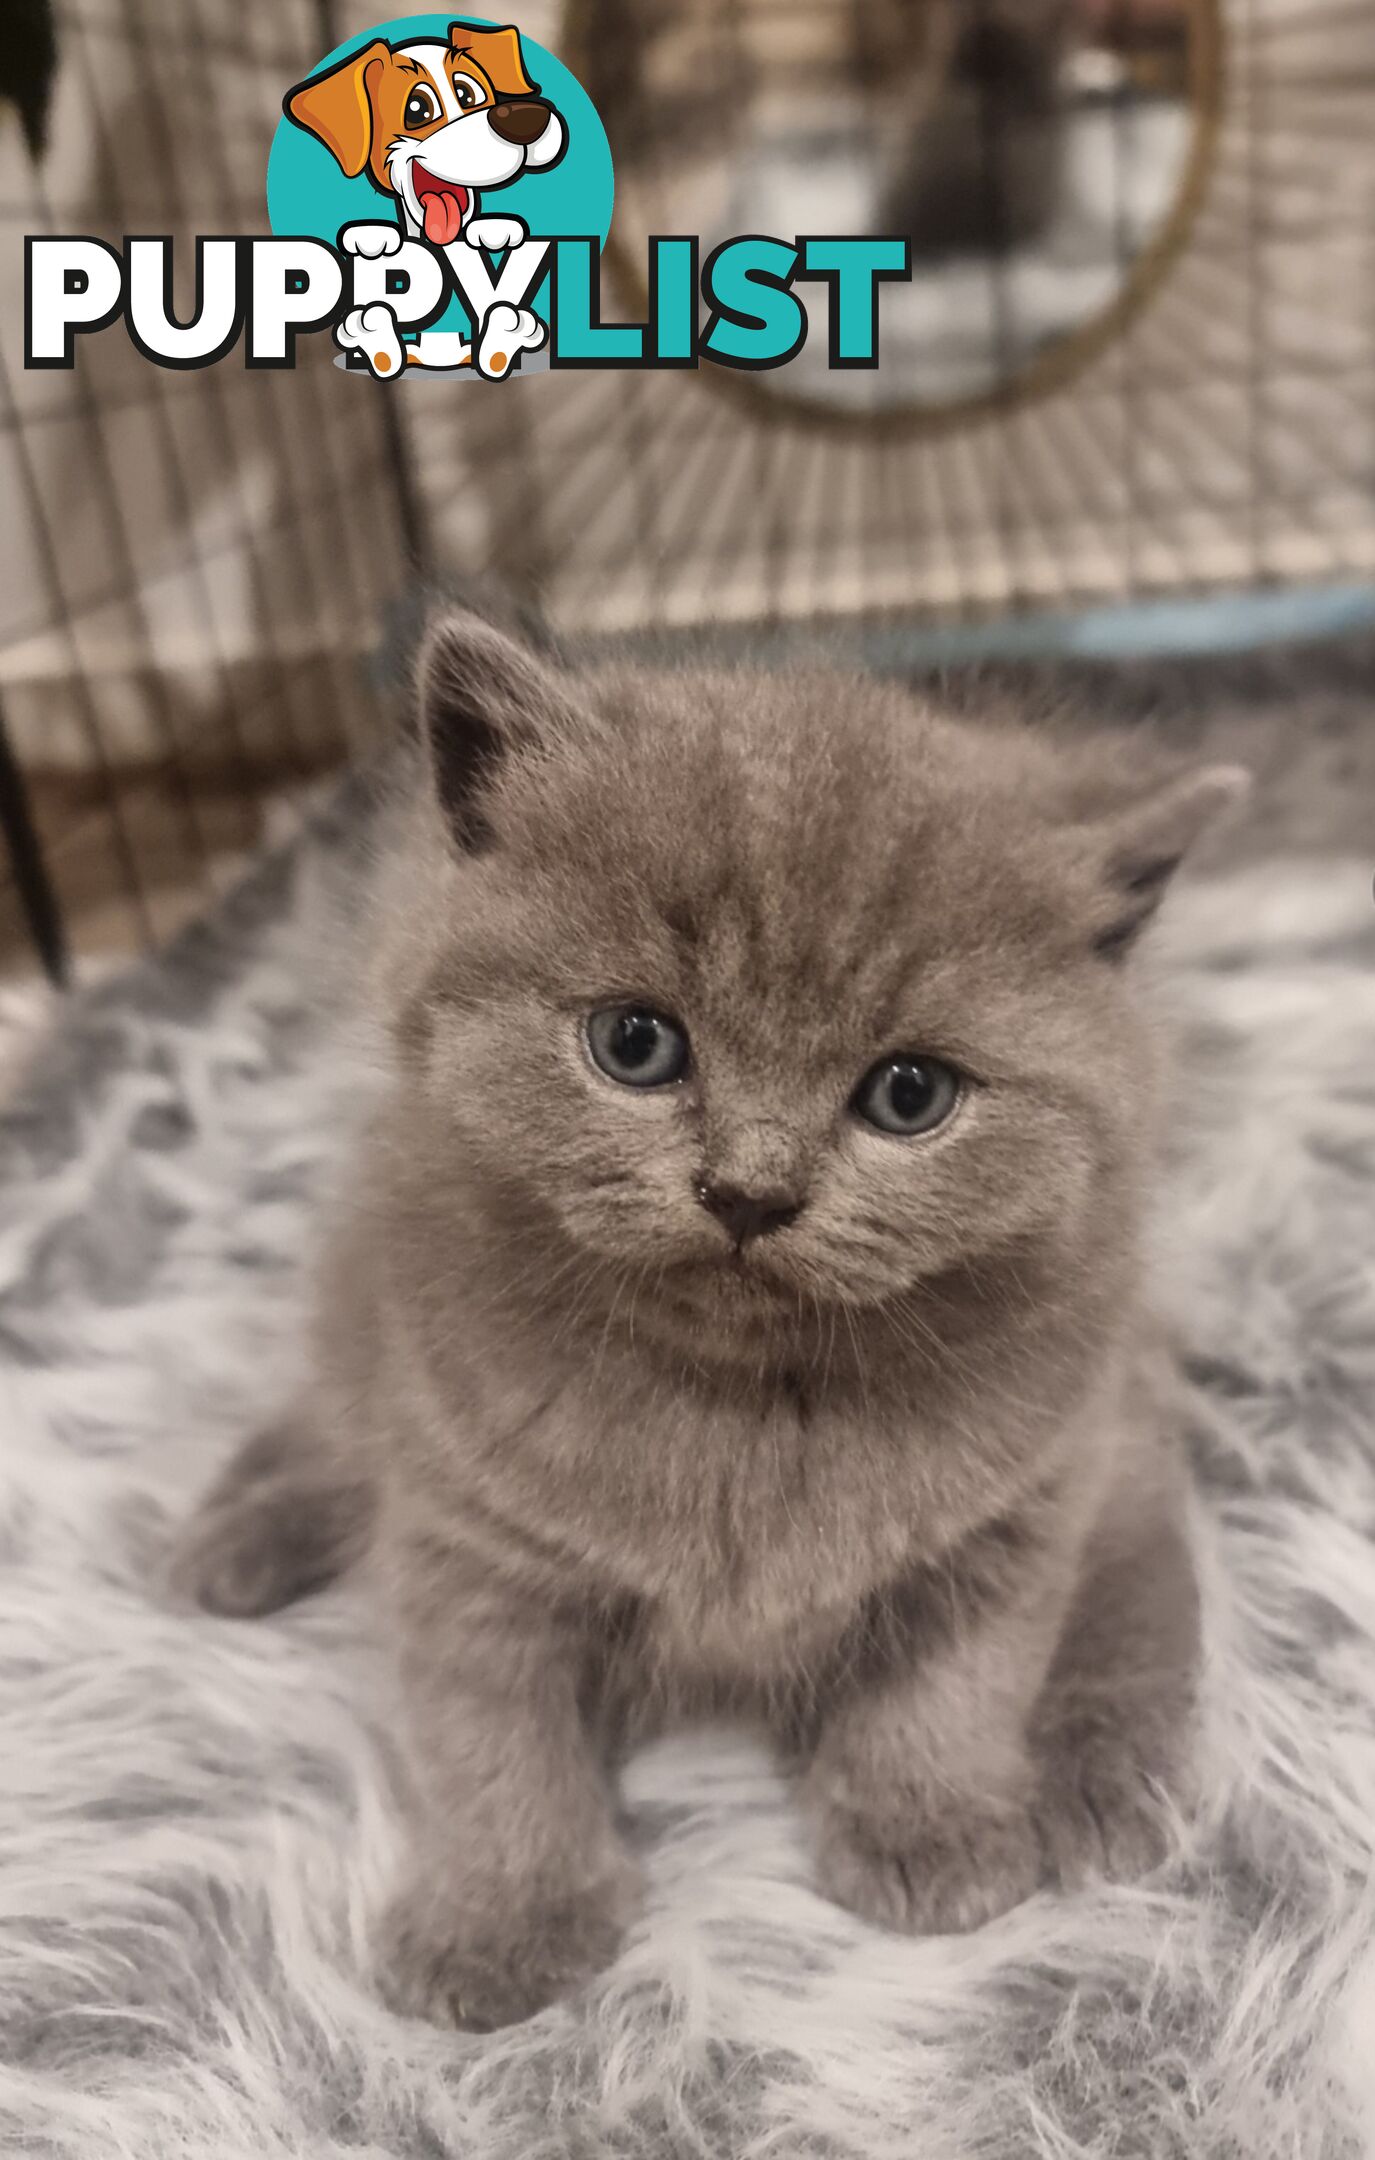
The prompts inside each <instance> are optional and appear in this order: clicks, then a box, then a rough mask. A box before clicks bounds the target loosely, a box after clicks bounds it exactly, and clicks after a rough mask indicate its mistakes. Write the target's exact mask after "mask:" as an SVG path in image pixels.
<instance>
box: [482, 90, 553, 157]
mask: <svg viewBox="0 0 1375 2160" xmlns="http://www.w3.org/2000/svg"><path fill="white" fill-rule="evenodd" d="M548 125H549V107H548V105H547V104H546V103H545V101H544V99H543V98H518V99H516V98H508V99H507V100H506V101H505V102H504V103H503V104H500V105H494V106H493V107H492V129H493V132H494V133H495V134H497V135H499V136H500V137H501V139H502V141H503V142H509V143H519V144H520V145H521V147H522V148H525V147H526V146H528V145H529V144H530V143H532V142H538V141H539V139H540V137H541V135H542V134H543V133H544V131H545V129H546V128H547V127H548Z"/></svg>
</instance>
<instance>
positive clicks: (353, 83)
mask: <svg viewBox="0 0 1375 2160" xmlns="http://www.w3.org/2000/svg"><path fill="white" fill-rule="evenodd" d="M283 106H284V110H285V112H286V114H287V116H288V118H289V119H292V120H294V121H295V122H296V124H297V126H298V127H303V128H305V129H306V130H307V131H308V132H309V133H310V134H312V135H315V136H317V137H318V138H319V140H320V141H321V142H322V143H323V144H324V145H325V148H326V149H327V150H328V151H329V153H330V155H331V156H332V157H333V158H334V159H335V161H336V163H337V164H338V165H339V167H340V169H341V170H342V171H343V172H344V173H346V174H347V175H348V177H349V179H351V180H353V179H357V178H358V176H359V175H360V174H361V173H363V172H366V173H367V175H368V178H369V179H370V180H371V182H372V184H373V186H374V187H375V188H376V189H377V191H378V193H379V194H382V195H390V196H392V197H393V198H394V200H395V202H396V203H397V205H398V206H399V209H400V222H399V223H398V224H385V223H381V222H378V223H375V224H373V223H367V224H358V225H346V226H345V227H344V230H343V231H342V232H341V233H340V235H339V244H340V246H341V247H342V248H343V249H344V250H345V252H346V253H348V254H355V255H364V256H382V255H394V254H395V253H396V252H397V250H398V249H399V248H400V246H401V242H402V239H403V237H404V236H407V235H409V236H410V237H412V238H417V239H418V238H419V237H420V236H421V234H423V235H424V237H425V239H426V240H428V241H429V243H430V245H431V246H432V247H435V248H438V249H439V250H440V251H441V252H442V253H443V254H445V255H446V256H448V257H449V258H450V259H451V260H452V251H453V250H454V249H455V248H459V247H470V248H482V249H485V250H487V251H488V252H499V251H501V250H503V249H507V248H512V247H516V246H518V245H519V244H520V243H521V242H522V241H523V240H526V239H528V237H529V233H528V229H527V227H526V226H525V224H524V223H523V222H522V220H521V219H520V218H515V217H486V216H484V215H483V214H482V212H481V206H480V203H479V192H480V191H484V190H487V189H491V188H501V187H507V186H509V184H510V183H511V181H513V180H515V179H516V178H517V177H518V176H519V175H520V174H521V173H523V172H526V171H546V172H547V171H548V170H549V168H550V167H551V166H554V165H557V164H558V162H559V159H560V158H561V157H562V156H563V154H564V151H565V150H566V149H567V147H568V129H567V127H566V125H565V123H564V120H563V117H562V115H561V114H559V113H558V112H556V111H555V109H554V107H553V106H552V105H551V104H550V103H549V101H548V99H547V98H543V97H541V96H540V94H539V86H538V85H537V84H536V83H533V82H532V81H531V80H530V78H529V76H528V75H527V74H526V71H525V59H524V54H523V52H522V50H521V42H520V32H519V31H518V30H516V29H513V28H511V27H510V26H509V25H508V26H507V27H505V28H503V29H487V28H482V27H478V26H477V25H474V24H471V23H464V22H455V23H450V25H449V38H448V43H447V44H445V43H444V41H443V40H442V39H441V38H417V39H414V40H413V41H411V42H409V43H407V44H405V45H396V46H392V45H388V44H386V43H385V41H384V40H383V39H381V38H375V39H374V40H373V42H372V44H371V45H366V46H364V47H362V48H361V50H359V51H358V52H354V53H350V54H349V56H348V58H347V59H345V60H341V61H339V62H338V63H337V65H336V66H334V67H332V68H330V69H328V70H327V71H326V72H325V73H324V74H323V75H315V76H312V77H311V78H310V79H309V81H307V82H303V83H298V84H297V85H296V87H295V89H294V90H289V91H288V92H287V95H286V97H285V99H284V100H283ZM334 334H335V338H336V341H337V342H338V344H339V345H341V346H342V347H343V348H344V349H345V350H353V351H357V352H359V353H361V355H362V356H363V358H364V359H365V360H366V361H367V363H368V366H369V367H370V368H371V369H372V372H373V374H374V375H377V376H386V375H392V374H394V373H395V372H396V370H397V369H398V368H400V367H401V366H402V365H403V363H405V362H407V361H410V362H412V363H414V362H416V361H417V360H418V359H419V355H418V353H417V349H416V347H415V346H413V345H412V346H403V344H402V342H401V337H400V332H399V330H398V328H397V322H396V316H395V314H394V313H393V311H392V309H391V308H389V307H387V306H386V304H385V303H384V302H380V301H375V302H374V303H373V304H372V305H371V306H369V307H363V308H354V309H352V310H351V311H350V313H349V314H347V315H346V316H345V317H344V319H343V321H342V322H341V323H340V324H339V325H338V327H337V329H336V330H335V333H334ZM547 335H548V332H547V331H546V329H545V326H544V324H543V323H542V322H541V321H540V319H539V317H538V316H537V315H536V314H534V313H533V311H532V310H531V309H529V308H524V307H522V308H516V307H512V306H511V305H509V304H508V303H507V302H505V301H498V302H496V303H494V305H493V306H492V307H491V308H490V309H489V310H488V312H487V315H486V316H485V318H484V320H483V321H482V323H481V324H477V325H475V326H474V345H473V347H470V346H469V345H468V344H467V343H466V341H464V340H462V339H456V338H451V337H449V336H448V335H447V334H446V333H443V332H438V333H436V332H430V333H427V343H428V347H429V352H428V353H427V355H426V358H425V360H424V361H423V362H422V363H421V364H424V365H431V366H433V365H440V366H451V367H452V366H466V365H471V364H472V363H473V361H474V360H475V361H476V365H477V368H478V372H479V373H480V374H482V375H485V376H487V377H488V378H489V379H491V380H493V381H499V380H500V379H501V377H502V376H504V375H506V374H508V373H509V372H510V370H511V368H512V367H513V366H515V365H516V364H517V362H518V361H519V357H520V355H521V353H522V352H536V351H538V350H539V348H540V347H541V346H542V345H543V344H544V342H545V339H546V337H547ZM441 347H442V357H441ZM474 348H475V349H474ZM430 354H433V355H434V357H433V358H431V357H430Z"/></svg>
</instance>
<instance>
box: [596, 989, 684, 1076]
mask: <svg viewBox="0 0 1375 2160" xmlns="http://www.w3.org/2000/svg"><path fill="white" fill-rule="evenodd" d="M587 1047H588V1049H589V1050H590V1051H591V1053H592V1058H593V1062H594V1063H595V1064H597V1065H599V1066H600V1067H601V1069H602V1071H603V1072H604V1073H605V1074H606V1076H607V1078H608V1079H609V1080H618V1081H619V1082H620V1084H621V1086H622V1087H634V1088H657V1087H668V1086H670V1085H671V1083H672V1082H673V1081H675V1080H681V1079H682V1077H683V1074H684V1073H685V1072H686V1071H687V1064H688V1039H687V1035H686V1032H685V1031H684V1029H682V1028H681V1027H680V1026H679V1025H678V1022H677V1021H676V1020H670V1019H668V1018H666V1016H665V1015H664V1014H663V1013H659V1012H655V1011H654V1010H653V1008H652V1007H651V1006H648V1005H608V1006H607V1007H606V1009H605V1010H604V1011H603V1012H594V1013H593V1014H592V1016H591V1018H590V1019H589V1020H588V1023H587Z"/></svg>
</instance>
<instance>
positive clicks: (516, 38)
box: [449, 22, 536, 98]
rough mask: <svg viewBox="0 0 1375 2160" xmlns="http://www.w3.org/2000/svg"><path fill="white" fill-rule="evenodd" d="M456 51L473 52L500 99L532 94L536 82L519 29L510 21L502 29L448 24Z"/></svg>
mask: <svg viewBox="0 0 1375 2160" xmlns="http://www.w3.org/2000/svg"><path fill="white" fill-rule="evenodd" d="M449 45H450V47H451V49H452V50H453V51H454V52H466V53H471V55H472V57H473V59H474V60H476V62H477V64H478V66H479V67H480V68H481V70H482V72H483V74H484V75H485V76H486V77H487V80H488V82H489V83H490V84H491V86H492V88H493V89H494V90H495V92H496V94H497V96H498V98H503V97H533V96H534V94H535V88H536V85H535V84H534V83H532V82H531V80H530V78H529V76H528V75H527V74H526V72H525V55H524V53H523V52H522V51H521V44H520V32H519V30H517V29H514V28H513V27H512V25H511V24H510V23H508V24H507V25H506V26H505V28H504V29H501V30H478V29H475V28H474V27H473V25H472V24H471V23H461V22H455V23H450V25H449Z"/></svg>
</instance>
